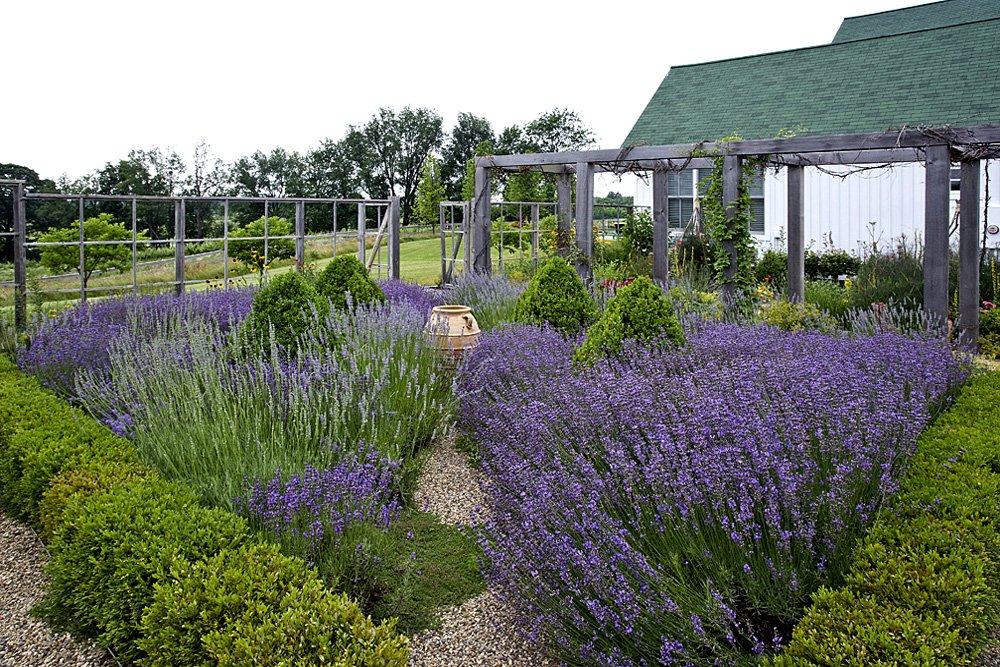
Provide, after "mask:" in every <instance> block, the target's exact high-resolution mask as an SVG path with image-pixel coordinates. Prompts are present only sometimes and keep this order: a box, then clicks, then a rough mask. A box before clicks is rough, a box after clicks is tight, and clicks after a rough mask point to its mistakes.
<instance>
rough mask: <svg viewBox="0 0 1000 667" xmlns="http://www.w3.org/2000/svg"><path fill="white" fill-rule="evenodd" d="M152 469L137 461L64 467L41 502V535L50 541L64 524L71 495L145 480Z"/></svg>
mask: <svg viewBox="0 0 1000 667" xmlns="http://www.w3.org/2000/svg"><path fill="white" fill-rule="evenodd" d="M151 474H152V471H151V470H150V469H149V468H147V467H145V466H143V465H140V464H138V463H133V462H124V461H98V462H94V463H86V464H84V465H81V466H79V467H76V468H70V469H67V470H63V471H62V472H60V473H59V474H58V475H56V476H55V477H54V478H53V479H52V485H51V486H50V487H49V488H48V489H47V490H46V491H45V493H44V494H43V495H42V500H41V502H40V503H39V504H38V517H39V523H40V524H41V531H40V536H41V538H42V540H43V541H45V542H50V541H51V540H52V537H53V536H54V535H55V533H56V529H57V528H58V527H59V524H61V523H62V518H63V512H64V511H65V509H66V503H67V502H68V501H69V499H70V498H73V497H76V496H81V497H82V496H85V495H89V494H92V493H96V492H99V491H106V490H108V489H110V488H112V487H115V486H120V485H122V484H128V483H130V482H133V481H136V480H143V479H146V478H147V477H148V476H149V475H151Z"/></svg>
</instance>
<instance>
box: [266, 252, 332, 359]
mask: <svg viewBox="0 0 1000 667" xmlns="http://www.w3.org/2000/svg"><path fill="white" fill-rule="evenodd" d="M314 303H315V308H316V309H317V310H318V311H319V313H320V314H321V315H322V314H324V311H325V309H326V305H325V301H324V300H323V299H317V298H316V290H315V289H314V288H313V286H312V285H310V284H309V281H308V280H307V279H306V277H305V276H304V275H302V274H301V273H300V272H298V271H289V272H288V273H283V274H282V275H280V276H278V277H277V278H274V279H272V280H271V281H270V282H269V283H268V284H267V285H265V286H264V287H263V288H262V289H261V290H260V291H259V292H257V294H256V295H255V296H254V298H253V305H252V306H251V307H250V318H249V324H250V326H251V327H252V328H253V331H254V333H255V335H256V336H257V337H258V338H259V339H261V340H263V341H264V342H265V344H268V341H269V327H273V328H274V338H275V341H276V342H277V343H279V344H280V345H282V346H284V347H285V348H287V349H290V350H294V349H295V348H296V339H297V337H298V336H299V335H300V334H302V333H303V332H304V331H305V330H306V329H307V328H308V327H309V325H310V323H311V322H312V321H313V314H312V311H313V308H314V305H313V304H314Z"/></svg>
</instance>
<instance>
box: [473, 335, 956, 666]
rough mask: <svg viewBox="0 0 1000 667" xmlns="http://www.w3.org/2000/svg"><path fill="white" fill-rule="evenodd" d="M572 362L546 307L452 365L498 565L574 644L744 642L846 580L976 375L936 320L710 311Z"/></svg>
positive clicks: (644, 659) (705, 655) (624, 657)
mask: <svg viewBox="0 0 1000 667" xmlns="http://www.w3.org/2000/svg"><path fill="white" fill-rule="evenodd" d="M687 337H688V345H687V346H686V347H685V348H684V349H683V350H681V351H676V350H671V349H670V348H669V347H659V346H655V345H654V346H649V347H645V346H642V345H641V344H639V343H634V342H633V343H631V344H630V345H631V349H629V350H626V351H625V353H624V354H622V355H620V356H619V357H618V358H616V359H611V360H605V361H602V362H601V363H599V364H596V365H595V366H594V367H592V368H584V369H574V367H573V364H572V354H573V347H574V343H575V342H576V341H574V340H567V339H565V338H563V337H562V336H561V335H559V334H558V333H556V332H554V331H552V330H550V329H545V328H537V327H530V326H513V327H506V328H503V329H500V330H499V331H496V332H494V333H492V334H491V335H485V336H484V340H483V342H482V343H481V344H480V346H479V348H478V349H477V350H476V351H475V353H474V354H473V355H472V357H471V359H470V360H469V363H468V365H467V367H466V368H465V370H464V374H463V376H462V377H461V378H460V380H459V401H460V408H459V419H460V422H461V426H462V427H463V428H464V429H465V430H466V431H468V432H471V433H472V434H473V435H474V436H475V439H476V440H477V442H478V444H479V447H480V457H481V460H482V465H483V468H484V471H485V472H486V474H487V476H488V478H489V480H490V483H489V484H488V486H487V489H488V491H489V493H490V499H491V502H492V505H493V508H494V515H493V520H492V522H491V523H490V524H488V525H487V526H486V527H485V528H484V529H483V531H482V533H481V536H480V540H481V543H482V546H483V548H484V565H485V567H484V569H485V574H486V576H487V579H488V580H489V582H490V583H491V584H492V585H493V586H494V587H495V588H496V589H497V590H498V591H499V592H500V594H501V595H503V596H504V597H505V598H506V599H507V600H508V601H510V602H511V603H513V605H514V606H515V607H516V608H517V609H518V610H519V612H520V614H521V616H522V618H523V620H524V621H525V627H526V628H530V634H532V635H533V636H535V638H537V639H539V640H541V641H542V642H543V643H545V644H546V645H547V646H549V648H550V649H551V650H552V651H553V652H554V653H555V654H556V655H557V656H558V657H560V658H561V659H563V660H565V661H566V662H568V663H570V664H583V665H607V666H612V665H613V666H622V667H624V666H628V667H632V666H638V665H655V664H667V665H670V664H678V665H689V664H690V665H713V664H731V663H732V662H734V661H735V660H737V659H738V656H743V655H746V654H748V653H761V652H764V651H765V650H768V649H769V648H773V647H776V646H779V645H780V644H781V643H782V642H783V641H785V640H786V639H787V637H788V635H789V632H790V628H791V626H792V624H793V623H794V621H795V619H796V618H798V616H799V615H800V614H801V610H802V609H803V607H804V606H805V605H806V604H807V602H808V600H809V598H810V595H811V594H812V593H813V592H814V591H816V590H817V588H818V587H819V586H821V585H824V584H836V583H837V582H838V581H839V580H840V578H841V577H842V575H843V573H844V572H845V570H846V567H847V564H848V562H849V558H850V554H851V551H852V548H853V546H854V544H855V543H856V541H857V539H858V538H859V536H860V534H861V533H862V531H863V530H864V529H865V527H866V526H868V525H869V524H870V523H871V521H872V520H873V519H874V517H875V515H876V513H877V512H878V511H879V510H880V508H881V507H883V505H884V503H885V500H886V499H887V498H888V497H889V496H891V494H892V493H893V492H894V491H895V490H896V489H897V488H898V485H899V480H900V477H901V475H902V473H903V472H904V471H905V469H906V467H907V465H908V462H909V460H910V458H911V456H912V454H913V452H914V448H915V443H916V438H917V435H918V434H919V433H920V432H921V430H922V429H923V427H924V425H925V424H926V423H927V421H928V419H929V418H930V417H931V416H932V414H933V413H934V411H935V410H936V409H938V408H939V407H940V406H941V404H942V403H943V402H944V401H945V400H946V398H947V396H948V395H949V392H950V391H951V390H952V389H953V388H954V387H956V385H958V384H959V383H960V382H961V381H963V380H964V378H965V376H966V375H967V367H966V365H965V364H964V363H963V360H961V359H960V358H956V356H955V355H954V354H953V352H952V351H951V350H950V349H949V348H948V346H947V344H946V343H944V342H936V341H930V340H912V339H907V338H904V337H902V336H899V335H897V334H883V335H878V336H874V337H871V338H857V339H848V338H833V337H830V336H826V335H822V334H818V333H807V332H795V333H786V332H781V331H778V330H776V329H772V328H769V327H764V326H752V327H751V326H738V325H732V324H719V323H715V324H711V323H703V324H701V325H699V326H698V327H695V328H694V329H692V330H690V331H689V332H688V333H687Z"/></svg>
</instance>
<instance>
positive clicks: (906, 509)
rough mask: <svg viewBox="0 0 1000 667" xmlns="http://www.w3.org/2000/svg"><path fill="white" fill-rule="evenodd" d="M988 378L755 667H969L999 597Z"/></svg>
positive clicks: (991, 377) (963, 401) (998, 475)
mask: <svg viewBox="0 0 1000 667" xmlns="http://www.w3.org/2000/svg"><path fill="white" fill-rule="evenodd" d="M998 400H1000V374H997V373H988V374H983V375H980V376H978V377H975V378H973V380H972V382H971V383H970V384H969V386H968V387H966V388H965V389H964V390H963V392H962V394H961V395H960V396H959V399H958V401H957V403H956V405H955V406H954V407H953V408H952V409H951V410H950V411H949V412H947V413H945V414H944V415H942V416H941V417H940V418H939V419H938V420H937V421H936V422H935V423H934V425H933V426H931V428H930V429H929V430H928V431H927V432H926V433H925V434H924V435H923V436H922V437H921V439H920V445H919V448H918V451H917V456H916V459H915V461H914V464H913V466H912V467H911V469H910V472H909V474H908V475H907V477H906V478H905V479H904V481H903V488H902V489H901V491H900V492H899V494H898V495H897V497H896V499H895V501H894V505H895V507H894V511H892V512H887V513H885V514H884V515H883V518H882V520H881V521H880V523H879V524H878V525H877V526H876V527H875V528H874V529H873V530H872V532H871V533H870V534H869V535H868V537H867V538H866V539H865V541H864V543H863V544H862V545H861V546H860V547H859V549H858V550H857V552H856V553H855V558H854V562H853V563H852V566H851V570H850V572H849V574H848V576H847V579H846V581H845V585H844V587H843V588H842V589H840V590H836V591H833V590H829V589H824V590H821V591H820V592H819V593H817V594H816V596H815V597H814V598H813V603H812V606H811V607H810V608H809V609H808V610H807V611H806V614H805V617H804V618H803V619H802V621H800V622H799V624H798V626H796V628H795V632H794V634H793V637H792V641H791V642H790V643H789V644H788V646H787V647H786V648H785V650H784V651H783V652H782V653H781V654H780V655H777V656H772V657H770V658H768V659H766V660H765V661H764V663H763V664H764V665H766V666H767V667H812V666H814V665H815V666H818V665H843V666H844V667H862V666H868V665H907V666H910V665H913V666H917V665H920V666H924V665H927V666H931V665H972V664H974V661H975V658H976V655H977V654H978V653H979V651H980V649H981V648H982V647H983V646H984V645H985V643H986V641H987V631H988V630H989V629H991V628H993V627H994V626H995V625H996V622H997V611H998V609H1000V592H998V590H997V587H996V582H997V581H998V576H1000V558H998V556H997V554H998V553H1000V518H998V517H1000V456H998V454H997V452H998V451H1000V413H998V412H997V410H996V407H995V406H996V402H997V401H998Z"/></svg>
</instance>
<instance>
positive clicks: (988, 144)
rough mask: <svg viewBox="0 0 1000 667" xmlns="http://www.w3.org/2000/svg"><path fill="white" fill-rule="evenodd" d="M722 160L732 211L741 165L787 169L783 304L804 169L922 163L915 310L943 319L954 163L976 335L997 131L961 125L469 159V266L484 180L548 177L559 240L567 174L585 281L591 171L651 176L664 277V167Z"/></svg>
mask: <svg viewBox="0 0 1000 667" xmlns="http://www.w3.org/2000/svg"><path fill="white" fill-rule="evenodd" d="M704 155H712V156H721V157H722V160H723V205H724V207H725V208H726V212H727V215H734V214H735V210H734V207H732V203H733V202H734V201H735V200H736V197H737V191H738V184H739V180H740V172H741V164H742V161H743V160H744V159H746V158H749V157H754V156H756V157H762V158H765V159H766V161H767V162H768V164H771V165H776V166H781V167H785V168H787V169H788V186H787V187H788V220H787V230H788V289H787V296H788V298H789V299H791V300H797V301H801V300H803V298H804V289H805V238H804V236H805V235H804V205H805V196H804V189H803V168H804V167H807V166H829V165H880V164H885V165H891V164H896V163H907V162H910V163H912V162H923V163H924V166H925V168H926V179H925V181H926V190H925V197H924V259H923V262H924V309H925V310H926V311H927V312H928V313H930V314H932V315H933V316H935V317H937V318H939V319H940V321H941V322H942V323H943V322H944V321H945V319H946V318H947V315H948V252H949V248H948V227H949V192H950V190H951V165H952V163H953V162H957V163H960V164H961V193H960V195H961V201H962V204H963V205H962V207H961V213H960V222H959V261H960V264H961V274H960V281H959V322H958V326H959V327H960V334H961V339H962V340H963V341H964V342H966V343H969V344H975V343H976V342H977V341H978V338H979V306H980V301H979V249H980V246H979V243H980V241H979V239H980V217H979V216H980V213H979V211H980V206H981V202H980V201H979V191H980V183H979V181H980V161H981V160H984V159H989V158H996V157H1000V125H977V126H970V127H947V126H946V127H937V128H928V127H915V128H909V127H904V128H903V129H901V130H896V131H891V132H878V133H867V134H845V135H831V136H808V137H790V138H785V139H756V140H750V141H738V142H730V143H708V142H706V143H699V144H674V145H665V146H635V147H629V148H624V149H609V150H589V151H572V152H563V153H537V154H530V155H493V156H485V157H480V158H477V159H476V194H475V199H474V202H473V214H472V229H471V237H472V238H471V250H472V269H473V270H474V271H476V272H478V273H490V271H491V265H490V251H489V250H490V232H491V225H490V176H491V172H492V170H494V169H498V170H502V171H515V172H516V171H542V172H546V173H553V174H557V196H558V202H559V208H558V210H559V215H558V223H557V224H558V235H559V237H560V238H568V236H569V233H570V229H571V227H572V223H573V221H572V219H571V216H570V211H571V209H572V188H573V182H572V180H571V179H572V178H573V176H574V175H575V177H576V208H575V213H576V216H575V218H576V249H577V256H578V258H579V259H578V260H577V271H578V272H579V273H580V275H581V277H583V278H584V279H589V278H591V276H592V274H591V260H592V258H593V254H594V240H593V239H594V236H593V225H594V221H593V200H594V198H593V191H594V173H595V172H608V171H610V172H616V173H622V172H626V171H630V172H636V171H647V172H652V185H653V278H654V279H655V280H658V281H663V280H666V278H667V275H668V266H667V257H668V255H667V245H668V241H669V226H668V221H667V197H668V194H669V192H668V186H667V183H668V179H667V174H668V173H669V172H670V171H677V170H681V169H689V168H702V169H705V168H712V167H713V166H714V165H715V160H714V158H709V157H696V156H704ZM723 250H724V251H725V252H726V253H727V254H728V255H729V258H730V262H729V266H728V268H727V269H726V271H725V277H726V278H727V279H732V278H733V277H734V276H735V275H736V250H735V248H734V247H733V246H732V244H731V243H730V244H726V246H724V248H723Z"/></svg>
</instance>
